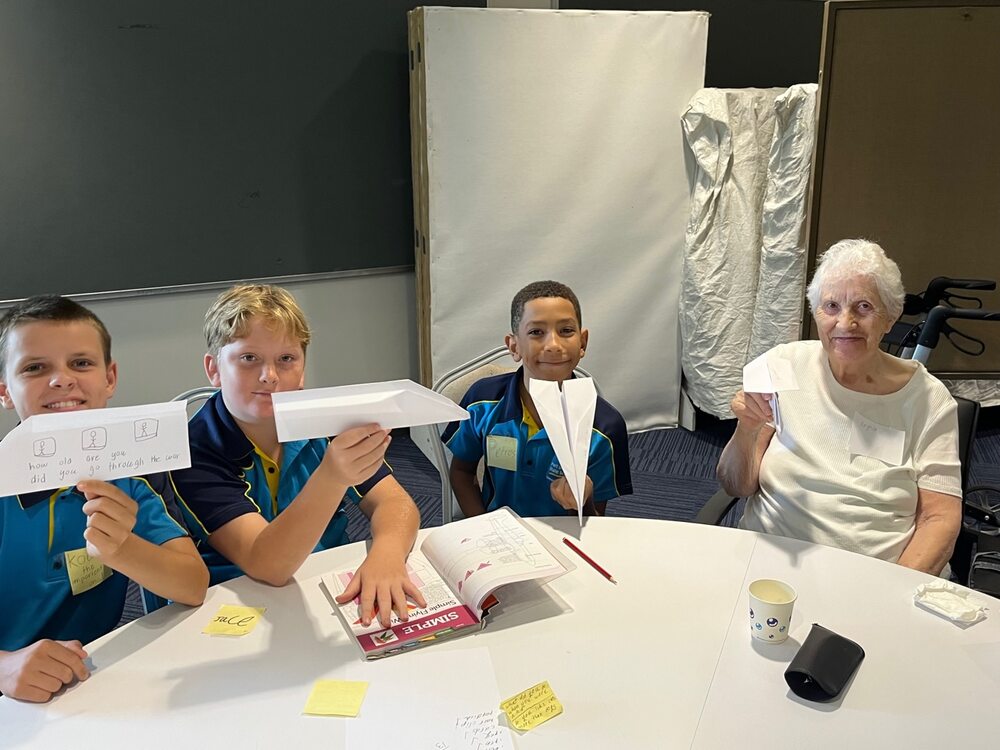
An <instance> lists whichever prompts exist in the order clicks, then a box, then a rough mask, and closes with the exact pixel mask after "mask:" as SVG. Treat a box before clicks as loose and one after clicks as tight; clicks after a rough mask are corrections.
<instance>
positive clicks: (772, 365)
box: [743, 352, 799, 435]
mask: <svg viewBox="0 0 1000 750" xmlns="http://www.w3.org/2000/svg"><path fill="white" fill-rule="evenodd" d="M798 389H799V381H798V380H797V379H796V377H795V371H794V370H793V369H792V363H791V362H789V361H788V360H787V359H781V358H780V357H774V358H772V359H768V356H767V353H766V352H765V353H764V354H761V355H760V356H759V357H757V359H754V360H752V361H750V362H748V363H747V364H746V365H745V366H744V367H743V390H744V392H746V393H769V394H770V395H771V397H770V398H769V399H768V403H769V404H770V405H771V413H772V414H773V415H774V423H773V424H772V423H770V422H769V423H768V424H769V425H770V426H772V427H774V431H775V432H777V433H778V434H779V435H780V434H781V412H780V411H779V410H778V394H779V393H780V392H781V391H797V390H798Z"/></svg>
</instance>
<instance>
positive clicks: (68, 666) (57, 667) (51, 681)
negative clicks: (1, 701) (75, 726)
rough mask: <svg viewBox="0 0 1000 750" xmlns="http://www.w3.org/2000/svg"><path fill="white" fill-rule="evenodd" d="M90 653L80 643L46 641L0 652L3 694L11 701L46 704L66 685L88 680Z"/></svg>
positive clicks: (1, 688)
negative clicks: (75, 680)
mask: <svg viewBox="0 0 1000 750" xmlns="http://www.w3.org/2000/svg"><path fill="white" fill-rule="evenodd" d="M86 658H87V652H86V651H84V650H83V645H82V644H81V643H80V641H50V640H42V641H36V642H35V643H32V644H31V645H30V646H26V647H25V648H22V649H20V650H19V651H0V692H2V693H3V694H4V695H6V696H7V697H8V698H17V699H18V700H22V701H31V702H32V703H44V702H45V701H47V700H49V699H50V698H51V697H52V696H53V694H54V693H57V692H59V690H61V689H62V687H63V685H69V684H70V683H71V682H73V680H74V679H77V680H86V679H87V678H88V677H89V676H90V672H89V671H88V670H87V667H86V666H85V665H84V663H83V660H84V659H86Z"/></svg>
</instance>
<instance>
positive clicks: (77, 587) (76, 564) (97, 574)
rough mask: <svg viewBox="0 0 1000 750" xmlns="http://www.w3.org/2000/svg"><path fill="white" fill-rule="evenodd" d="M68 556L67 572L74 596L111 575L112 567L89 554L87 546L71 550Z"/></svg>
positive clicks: (88, 589) (66, 556)
mask: <svg viewBox="0 0 1000 750" xmlns="http://www.w3.org/2000/svg"><path fill="white" fill-rule="evenodd" d="M64 557H65V558H66V573H67V574H68V575H69V587H70V589H71V590H72V591H73V596H76V595H77V594H82V593H83V592H84V591H90V590H91V589H92V588H94V586H97V585H99V584H101V583H104V581H106V580H108V579H109V578H110V577H111V568H109V567H108V566H107V565H105V564H104V563H102V562H101V561H100V560H95V559H94V558H93V557H91V556H90V555H88V554H87V548H86V547H81V548H80V549H74V550H69V551H68V552H66V553H65V554H64Z"/></svg>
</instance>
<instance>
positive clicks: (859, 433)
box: [847, 412, 906, 466]
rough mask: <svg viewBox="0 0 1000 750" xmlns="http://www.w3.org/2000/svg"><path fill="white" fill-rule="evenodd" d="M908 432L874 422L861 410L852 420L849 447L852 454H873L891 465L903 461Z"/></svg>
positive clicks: (896, 464) (897, 464) (873, 456)
mask: <svg viewBox="0 0 1000 750" xmlns="http://www.w3.org/2000/svg"><path fill="white" fill-rule="evenodd" d="M905 448H906V433H905V432H904V431H903V430H897V429H894V428H892V427H886V426H885V425H881V424H878V423H877V422H873V421H871V420H870V419H868V418H867V417H865V416H864V415H863V414H861V413H859V412H855V413H854V418H853V419H852V420H851V436H850V438H849V440H848V445H847V449H848V450H849V451H850V452H851V455H860V456H871V457H872V458H877V459H878V460H879V461H884V462H885V463H887V464H889V465H890V466H899V465H900V464H901V463H903V451H904V449H905Z"/></svg>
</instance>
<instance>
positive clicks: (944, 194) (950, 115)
mask: <svg viewBox="0 0 1000 750" xmlns="http://www.w3.org/2000/svg"><path fill="white" fill-rule="evenodd" d="M820 79H821V87H820V96H821V102H820V115H819V132H818V139H817V158H816V169H815V174H814V188H813V204H812V212H811V218H810V232H809V240H810V242H809V265H810V274H811V269H812V267H813V266H814V265H815V259H816V256H817V255H818V254H819V253H821V252H822V251H823V250H825V249H826V248H827V247H829V245H831V244H832V243H833V242H836V241H837V240H839V239H842V238H845V237H866V238H869V239H872V240H875V241H877V242H879V243H880V244H881V245H882V246H883V247H884V248H885V250H886V253H887V254H888V255H889V256H890V257H892V258H893V259H894V260H896V261H897V262H898V263H899V265H900V268H901V269H902V272H903V281H904V283H905V285H906V289H907V291H909V292H918V291H920V290H922V289H923V288H924V287H925V286H926V284H927V282H928V281H929V280H930V279H932V278H934V277H935V276H953V277H976V278H991V279H997V280H1000V138H998V137H997V125H998V123H1000V3H998V2H976V3H968V2H966V3H957V2H948V1H947V0H944V1H941V0H939V1H937V2H919V1H918V0H909V1H908V2H880V1H879V0H873V1H869V2H828V3H827V14H826V24H825V30H824V44H823V61H822V71H821V76H820ZM984 301H985V306H986V307H988V308H993V309H1000V292H992V293H989V292H987V293H985V296H984ZM805 320H806V321H807V322H808V321H809V320H810V318H809V316H808V311H807V315H806V316H805ZM955 327H956V328H958V329H960V330H962V331H964V332H967V333H969V334H970V335H973V336H976V337H977V338H980V339H983V340H984V341H985V342H986V345H987V349H986V353H985V354H984V355H983V356H981V357H968V356H966V355H963V354H961V353H959V352H957V351H956V350H955V349H954V348H952V347H951V346H950V345H949V344H948V343H947V342H942V343H941V344H940V346H939V347H938V348H937V349H936V350H935V352H934V355H933V357H932V359H931V361H930V363H929V365H930V368H931V369H932V370H933V371H935V372H937V373H939V374H941V375H943V376H947V377H958V378H963V377H1000V324H997V323H970V322H967V321H959V322H958V323H956V325H955ZM806 333H809V331H807V332H806ZM811 333H812V335H815V329H814V328H813V329H812V331H811Z"/></svg>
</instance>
